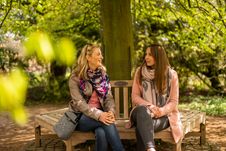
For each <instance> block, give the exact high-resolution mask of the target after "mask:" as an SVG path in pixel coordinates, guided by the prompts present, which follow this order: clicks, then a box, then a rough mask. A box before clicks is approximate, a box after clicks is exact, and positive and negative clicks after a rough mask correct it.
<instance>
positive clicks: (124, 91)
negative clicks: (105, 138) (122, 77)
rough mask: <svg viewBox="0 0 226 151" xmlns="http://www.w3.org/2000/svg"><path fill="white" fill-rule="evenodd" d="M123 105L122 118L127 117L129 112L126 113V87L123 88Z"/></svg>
mask: <svg viewBox="0 0 226 151" xmlns="http://www.w3.org/2000/svg"><path fill="white" fill-rule="evenodd" d="M123 94H124V95H123V107H124V110H123V112H124V118H128V117H129V113H128V111H129V110H128V106H129V105H128V102H129V101H128V88H123Z"/></svg>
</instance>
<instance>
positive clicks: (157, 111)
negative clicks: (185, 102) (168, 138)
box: [151, 106, 161, 118]
mask: <svg viewBox="0 0 226 151" xmlns="http://www.w3.org/2000/svg"><path fill="white" fill-rule="evenodd" d="M151 112H152V113H153V114H154V117H155V118H159V117H160V116H161V111H160V109H159V107H157V106H155V107H152V108H151Z"/></svg>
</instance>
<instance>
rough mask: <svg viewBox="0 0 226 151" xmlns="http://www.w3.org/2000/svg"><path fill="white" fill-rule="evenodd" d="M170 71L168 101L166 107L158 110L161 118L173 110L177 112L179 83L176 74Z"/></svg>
mask: <svg viewBox="0 0 226 151" xmlns="http://www.w3.org/2000/svg"><path fill="white" fill-rule="evenodd" d="M171 71H172V79H171V88H170V94H169V98H168V101H167V103H166V105H164V106H163V107H161V108H160V111H161V116H164V115H167V114H169V113H171V112H173V111H174V110H177V105H178V102H179V82H178V75H177V72H176V71H174V70H171Z"/></svg>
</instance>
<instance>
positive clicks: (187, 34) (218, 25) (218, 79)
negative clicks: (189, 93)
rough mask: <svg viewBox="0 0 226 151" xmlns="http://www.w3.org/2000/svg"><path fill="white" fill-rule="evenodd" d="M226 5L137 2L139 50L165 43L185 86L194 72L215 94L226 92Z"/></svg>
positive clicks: (190, 2) (134, 5) (183, 2)
mask: <svg viewBox="0 0 226 151" xmlns="http://www.w3.org/2000/svg"><path fill="white" fill-rule="evenodd" d="M188 2H189V5H188ZM225 6H226V4H225V2H224V1H223V0H220V1H211V2H210V1H195V0H190V1H181V0H179V1H178V0H171V1H164V0H158V1H148V0H144V1H138V0H135V1H133V12H134V25H135V31H136V33H137V34H136V35H137V37H135V39H136V44H137V45H136V48H137V50H138V51H142V49H143V48H144V47H146V45H149V44H150V43H153V42H155V41H158V42H161V43H163V44H164V45H165V47H166V50H167V54H168V56H169V58H170V61H171V65H172V66H173V67H174V68H175V69H176V70H177V71H178V73H179V75H181V76H180V77H182V78H181V81H180V82H181V84H182V85H184V86H186V85H187V82H188V81H189V79H190V77H189V75H191V74H190V73H191V72H193V73H194V75H195V76H196V77H197V78H198V79H199V80H201V81H203V83H205V85H206V86H208V87H209V88H211V89H212V90H213V91H215V93H225V90H224V85H225V83H226V81H225V76H226V75H225V73H226V70H225V69H226V68H225V65H226V62H225V59H224V58H225V57H226V45H225V42H226V36H225V33H226V23H225V17H224V16H225V15H224V14H225ZM222 77H224V78H222Z"/></svg>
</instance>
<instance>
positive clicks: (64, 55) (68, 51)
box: [56, 38, 76, 66]
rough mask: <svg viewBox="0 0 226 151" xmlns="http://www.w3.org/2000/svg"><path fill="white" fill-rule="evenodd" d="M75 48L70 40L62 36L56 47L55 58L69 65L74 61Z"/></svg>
mask: <svg viewBox="0 0 226 151" xmlns="http://www.w3.org/2000/svg"><path fill="white" fill-rule="evenodd" d="M75 52H76V49H75V47H74V44H73V42H72V41H71V40H69V39H66V38H62V39H61V40H60V42H59V43H58V45H57V48H56V59H57V61H59V62H61V63H62V64H65V65H67V66H71V65H72V64H73V63H74V62H75V58H76V57H75V56H76V55H75Z"/></svg>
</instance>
